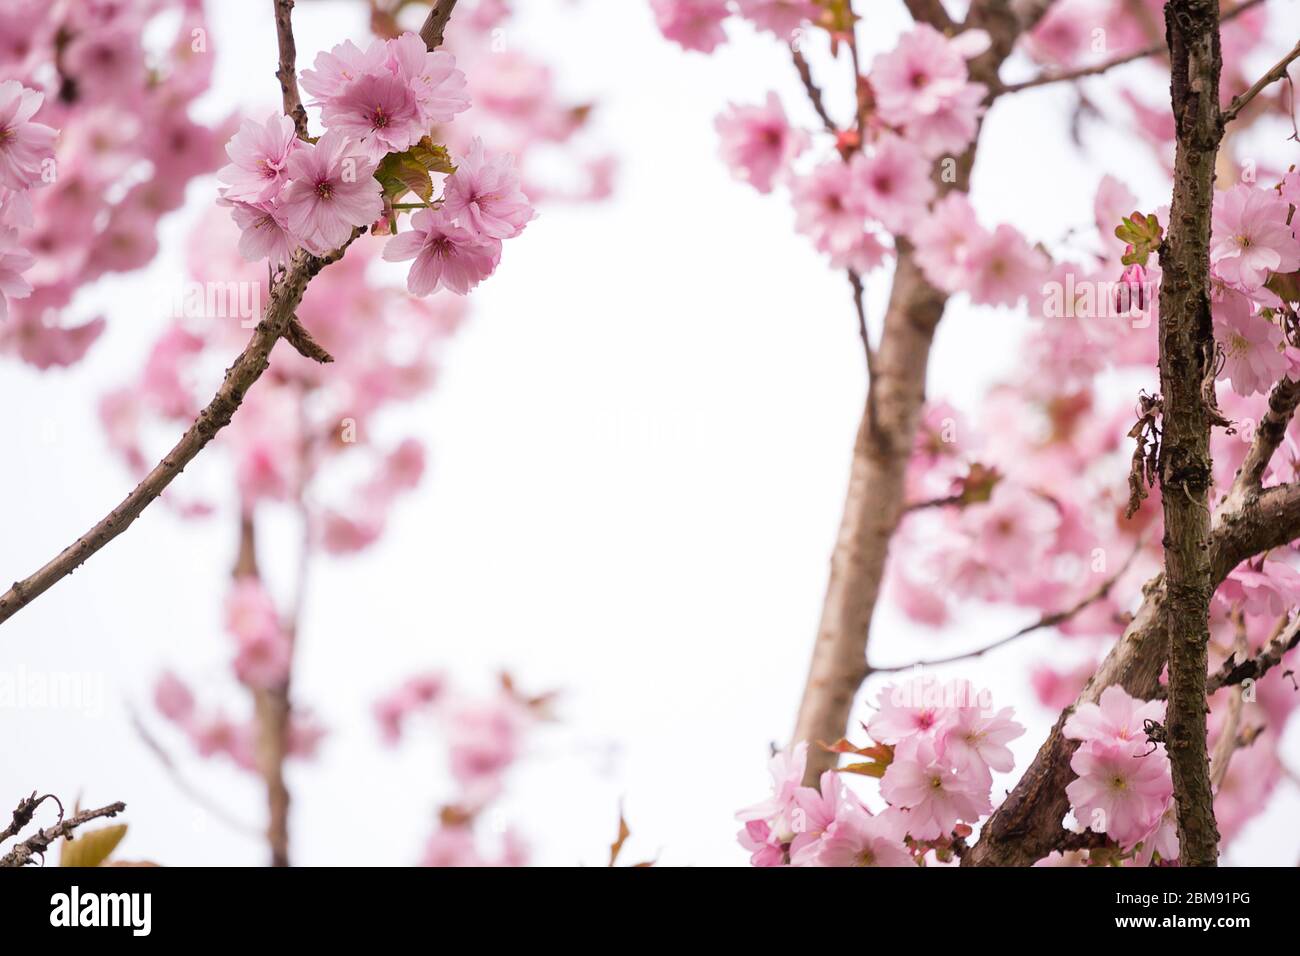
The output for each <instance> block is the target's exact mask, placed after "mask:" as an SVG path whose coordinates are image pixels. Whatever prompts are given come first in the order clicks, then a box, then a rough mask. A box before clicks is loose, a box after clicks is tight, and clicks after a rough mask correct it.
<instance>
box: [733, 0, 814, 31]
mask: <svg viewBox="0 0 1300 956" xmlns="http://www.w3.org/2000/svg"><path fill="white" fill-rule="evenodd" d="M736 7H737V9H739V11H740V15H741V16H742V17H745V18H746V19H748V20H750V21H752V22H753V23H754V25H755V26H757V27H758V28H759V29H762V30H768V31H770V32H772V33H775V34H776V35H777V36H778V37H781V38H782V39H789V38H790V37H791V36H792V35H793V34H794V32H795V30H797V29H799V26H800V24H802V23H805V22H807V21H808V20H813V19H816V17H817V14H818V7H817V5H816V4H815V3H813V2H812V0H736Z"/></svg>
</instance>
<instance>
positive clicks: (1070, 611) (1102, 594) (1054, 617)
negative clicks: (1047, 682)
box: [867, 541, 1142, 676]
mask: <svg viewBox="0 0 1300 956" xmlns="http://www.w3.org/2000/svg"><path fill="white" fill-rule="evenodd" d="M1141 550H1142V542H1141V541H1139V542H1138V543H1137V545H1136V546H1135V547H1134V548H1133V550H1132V551H1131V552H1129V556H1128V558H1127V559H1126V560H1125V561H1124V564H1123V566H1122V567H1121V568H1120V569H1119V570H1118V571H1116V572H1115V573H1114V574H1112V575H1111V576H1110V577H1108V578H1107V579H1106V580H1105V581H1103V582H1102V583H1101V584H1100V586H1098V587H1097V589H1096V590H1094V591H1092V592H1091V593H1090V594H1088V595H1086V596H1085V597H1084V598H1082V599H1081V600H1079V601H1077V602H1075V603H1074V604H1073V605H1071V606H1070V607H1068V608H1066V609H1065V610H1063V611H1053V612H1052V613H1051V614H1045V615H1043V616H1042V617H1040V618H1039V619H1038V620H1037V621H1034V622H1033V623H1032V624H1027V625H1025V626H1024V627H1022V628H1021V629H1020V630H1018V631H1016V632H1015V633H1014V634H1008V635H1007V636H1006V637H1003V638H1000V639H999V640H996V641H994V642H993V643H992V644H986V645H984V646H983V647H980V648H977V649H975V650H973V651H964V652H962V653H960V654H953V655H951V656H949V657H937V658H934V659H932V660H926V661H913V662H912V663H910V664H896V665H893V666H891V667H872V666H871V665H870V664H868V665H867V674H868V676H869V675H871V674H899V673H902V672H903V671H910V670H913V669H915V668H918V667H919V668H927V667H939V666H941V665H943V664H954V663H956V662H957V661H966V660H971V659H972V658H976V657H983V656H984V655H985V654H987V653H988V652H989V651H995V650H997V649H998V648H999V647H1005V646H1006V645H1007V644H1010V643H1011V642H1012V641H1015V640H1019V639H1020V638H1022V637H1025V636H1026V635H1029V634H1032V633H1034V632H1035V631H1041V630H1043V629H1045V628H1049V627H1057V626H1059V625H1061V624H1064V623H1065V622H1066V621H1068V620H1070V619H1071V618H1073V617H1075V616H1077V615H1078V614H1079V613H1080V612H1081V611H1083V610H1084V609H1085V608H1087V607H1089V606H1090V605H1093V604H1096V603H1097V602H1098V601H1101V600H1104V599H1105V598H1106V597H1107V596H1109V594H1110V592H1111V590H1112V589H1113V588H1114V587H1115V584H1116V583H1117V582H1118V581H1119V579H1120V578H1122V577H1123V576H1124V574H1125V573H1126V572H1127V571H1128V569H1129V568H1130V567H1131V566H1132V565H1133V560H1134V559H1135V558H1136V557H1137V556H1138V553H1139V552H1140V551H1141Z"/></svg>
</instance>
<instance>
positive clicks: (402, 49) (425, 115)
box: [387, 33, 470, 133]
mask: <svg viewBox="0 0 1300 956" xmlns="http://www.w3.org/2000/svg"><path fill="white" fill-rule="evenodd" d="M387 54H388V61H387V62H388V68H389V69H390V70H393V71H394V72H395V73H396V74H397V76H398V77H400V78H401V79H402V80H403V81H404V82H405V83H406V86H407V88H408V89H409V90H410V92H411V95H412V96H413V97H415V105H416V108H417V109H418V110H419V111H420V122H421V124H422V125H423V127H424V132H426V133H427V132H428V131H429V127H431V126H434V125H436V124H440V123H450V122H451V121H452V120H453V119H454V118H455V117H456V116H457V115H458V114H460V113H463V112H465V110H467V109H469V106H470V101H469V96H468V95H467V94H466V92H465V90H466V83H467V81H466V79H465V74H464V73H462V72H461V71H460V70H459V69H457V68H456V58H455V57H454V56H452V55H451V54H450V53H448V52H446V51H445V50H434V51H433V52H430V51H429V50H428V49H427V48H426V47H425V45H424V41H423V40H421V39H420V37H419V35H418V34H415V33H403V34H402V35H401V36H400V37H397V38H396V39H393V40H389V41H388V47H387Z"/></svg>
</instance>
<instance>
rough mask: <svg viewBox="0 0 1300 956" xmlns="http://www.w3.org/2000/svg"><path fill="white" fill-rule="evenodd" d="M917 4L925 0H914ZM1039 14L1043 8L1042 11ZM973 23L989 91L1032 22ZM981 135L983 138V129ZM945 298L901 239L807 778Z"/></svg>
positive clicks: (966, 179)
mask: <svg viewBox="0 0 1300 956" xmlns="http://www.w3.org/2000/svg"><path fill="white" fill-rule="evenodd" d="M914 7H915V9H914V12H917V11H922V10H924V8H925V4H922V3H918V4H914ZM1035 15H1041V11H1036V14H1035ZM966 25H967V26H968V27H978V28H980V29H984V30H987V31H988V32H989V35H990V37H991V39H992V46H991V48H990V49H989V50H987V51H986V52H985V53H983V54H982V55H981V56H979V57H977V58H976V59H975V60H972V61H971V64H970V72H971V77H972V78H973V79H975V80H977V81H979V82H982V83H985V84H987V85H988V86H989V87H990V89H992V88H993V85H994V83H995V81H996V79H997V72H998V68H999V67H1000V66H1001V65H1002V62H1003V61H1004V60H1005V59H1006V57H1007V56H1008V55H1009V53H1010V51H1011V47H1012V45H1013V44H1014V42H1015V39H1016V37H1017V36H1018V35H1019V33H1020V31H1021V29H1023V28H1025V26H1026V23H1025V22H1024V21H1021V20H1019V19H1017V17H1016V15H1015V13H1013V12H1012V9H1011V7H1010V5H1009V4H1008V3H1007V2H1006V0H986V2H983V3H976V4H975V5H974V7H973V8H972V9H971V13H970V16H969V17H968V19H967V23H966ZM977 142H978V137H977ZM974 162H975V144H974V143H972V145H971V146H970V148H969V149H968V150H967V151H966V152H965V153H964V154H963V155H962V156H961V157H958V158H957V164H956V169H955V174H956V175H955V176H954V177H950V178H949V179H947V180H945V179H944V178H943V177H940V178H939V181H938V186H939V190H940V192H941V193H943V192H947V191H949V190H954V189H955V190H966V189H968V188H969V183H970V171H971V167H972V166H973V164H974ZM946 302H947V296H946V295H945V294H944V293H943V292H942V291H940V290H939V289H936V288H935V287H934V286H932V285H931V284H930V283H929V282H927V281H926V279H925V277H924V276H923V275H922V273H921V270H920V268H919V267H918V266H917V264H916V261H915V259H914V258H913V253H912V248H911V246H910V245H909V244H908V243H907V241H906V240H903V239H899V240H898V241H897V265H896V267H895V270H894V282H893V288H892V290H891V293H890V298H889V307H888V310H887V311H886V313H885V321H884V330H883V332H882V334H881V339H880V344H879V346H878V348H877V349H876V351H875V355H874V362H873V368H872V375H871V387H870V389H869V391H868V395H867V400H866V402H865V404H864V408H863V414H862V421H861V423H860V425H859V426H858V434H857V439H856V441H855V442H854V446H853V462H852V465H851V468H850V474H849V488H848V494H847V496H846V499H845V503H844V513H843V517H842V518H841V520H840V529H839V534H838V536H837V538H836V542H835V550H834V552H833V553H832V555H831V572H830V582H829V583H828V585H827V588H826V597H825V600H824V602H823V605H822V615H821V623H820V625H819V627H818V630H817V640H816V642H815V644H814V645H813V655H812V663H811V665H810V667H809V671H808V677H807V681H806V683H805V686H804V694H803V700H802V701H801V703H800V705H799V713H798V717H797V719H796V721H795V728H794V736H793V740H794V741H795V742H799V741H808V742H809V743H810V747H809V752H808V768H807V773H806V776H805V780H806V781H807V782H809V783H810V784H812V785H815V784H816V781H817V778H818V777H819V776H820V774H821V773H822V772H823V771H825V770H828V769H830V768H831V767H833V766H834V765H835V762H836V756H835V755H834V754H828V753H826V752H824V751H823V750H822V749H821V748H820V747H817V746H816V743H817V741H819V740H821V741H826V742H830V741H832V740H835V739H836V738H838V737H840V736H842V735H843V734H844V731H845V728H846V727H847V725H848V719H849V712H850V710H851V709H852V706H853V699H854V697H855V695H856V694H857V691H858V688H859V687H860V686H861V684H862V680H863V678H864V677H865V676H866V652H867V641H868V637H869V634H870V630H871V621H872V617H873V616H874V614H875V608H876V601H877V599H878V598H879V595H880V585H881V580H882V579H883V577H884V572H885V565H886V562H887V560H888V557H889V543H890V540H891V538H892V537H893V534H894V531H895V530H896V529H897V528H898V522H899V519H900V518H901V516H902V514H903V511H904V507H905V502H904V500H903V491H904V488H903V485H904V478H905V476H906V473H907V464H908V461H909V459H910V458H911V451H912V442H913V439H914V435H915V432H916V425H917V421H918V419H919V417H920V413H921V406H922V404H923V403H924V401H925V376H926V367H927V365H928V364H929V359H930V347H931V344H932V343H933V340H934V331H935V328H936V327H937V326H938V324H939V319H940V318H941V317H942V315H943V309H944V305H945V303H946Z"/></svg>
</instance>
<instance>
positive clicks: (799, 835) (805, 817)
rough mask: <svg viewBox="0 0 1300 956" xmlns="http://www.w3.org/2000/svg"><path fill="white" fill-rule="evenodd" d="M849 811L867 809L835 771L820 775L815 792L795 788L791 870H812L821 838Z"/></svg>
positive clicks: (803, 788)
mask: <svg viewBox="0 0 1300 956" xmlns="http://www.w3.org/2000/svg"><path fill="white" fill-rule="evenodd" d="M852 810H862V811H865V810H866V807H865V806H863V804H862V801H861V800H859V799H858V798H857V796H856V795H855V794H854V793H853V792H852V791H851V790H849V789H848V787H846V786H844V781H843V780H842V779H841V777H840V774H839V773H837V772H836V771H834V770H827V771H826V772H825V773H823V774H822V775H821V779H820V780H819V781H818V787H817V789H814V788H812V787H797V788H795V791H794V809H793V810H791V812H790V819H791V829H792V831H793V833H794V839H793V840H791V841H790V848H789V854H790V864H791V866H815V865H816V863H817V857H818V855H819V854H820V852H821V841H822V838H823V837H824V836H825V835H826V833H827V832H828V831H829V830H830V829H831V828H832V827H833V826H834V825H835V821H836V820H838V819H841V818H843V817H844V816H845V815H846V814H847V813H849V812H850V811H852Z"/></svg>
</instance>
